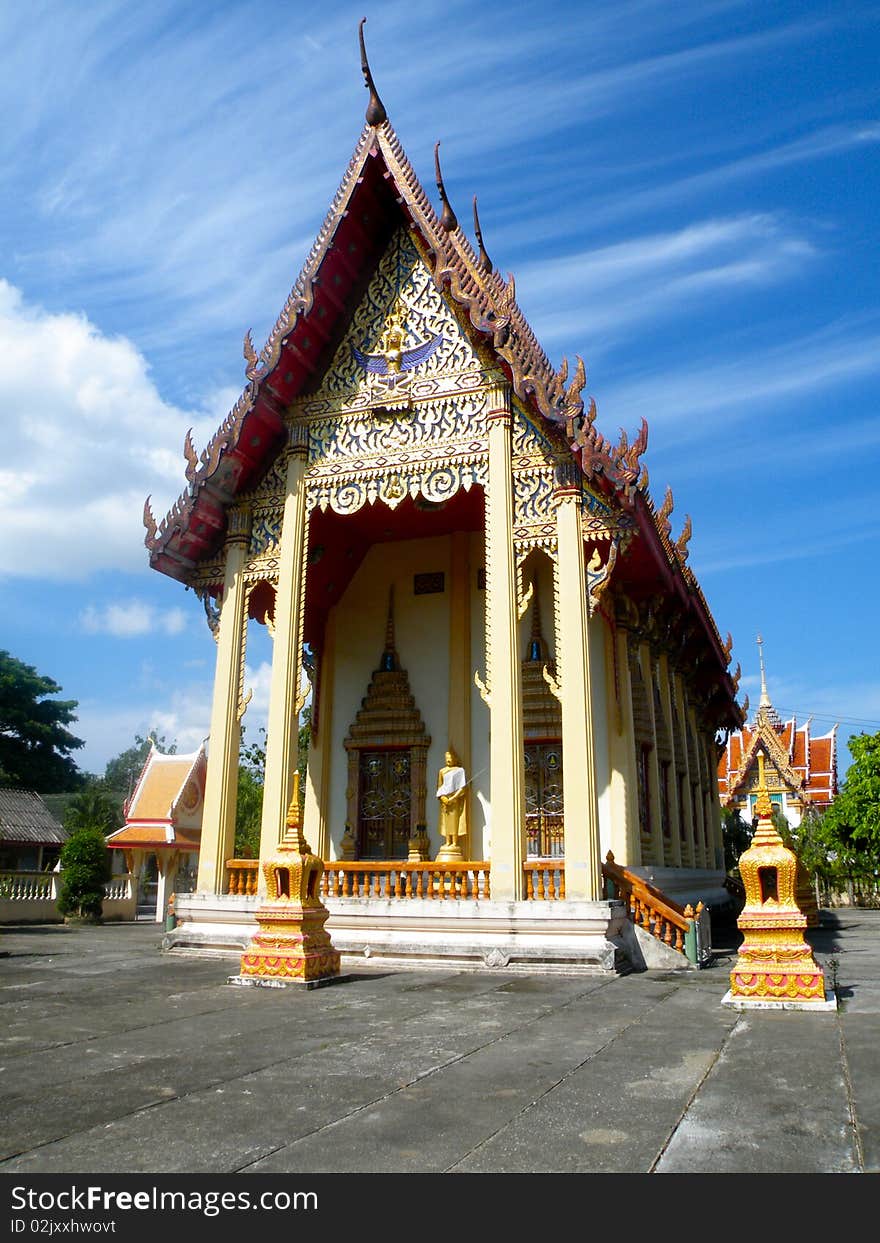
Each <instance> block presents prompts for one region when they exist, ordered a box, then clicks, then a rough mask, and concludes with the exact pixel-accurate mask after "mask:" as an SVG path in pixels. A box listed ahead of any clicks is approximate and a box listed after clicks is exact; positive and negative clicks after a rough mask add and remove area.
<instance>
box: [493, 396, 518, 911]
mask: <svg viewBox="0 0 880 1243" xmlns="http://www.w3.org/2000/svg"><path fill="white" fill-rule="evenodd" d="M486 423H487V426H488V431H489V487H488V491H487V496H486V612H487V614H488V617H487V625H486V640H487V642H486V647H487V671H488V677H489V692H488V693H489V720H490V725H489V773H490V777H489V781H490V798H491V803H492V826H491V832H492V897H493V898H501V899H508V900H518V899H521V898H522V896H523V893H524V878H523V863H524V861H525V856H526V829H525V825H526V796H525V780H524V755H523V726H522V668H521V665H520V658H519V651H518V646H519V643H518V625H517V620H518V618H517V599H516V575H515V571H514V555H513V474H512V470H511V437H510V432H511V418H510V390H509V388H507V386H506V385H505V386H503V387H501V386H499V387H498V388H496V389H493V390H492V392H491V393H490V394H489V398H488V412H487V415H486Z"/></svg>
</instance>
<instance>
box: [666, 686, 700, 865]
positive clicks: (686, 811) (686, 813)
mask: <svg viewBox="0 0 880 1243" xmlns="http://www.w3.org/2000/svg"><path fill="white" fill-rule="evenodd" d="M670 689H671V693H672V701H673V703H674V704H675V708H676V711H677V713H678V719H679V722H680V724H681V729H680V730H679V733H678V736H677V738H676V747H678V746H681V748H682V750H683V752H684V754H683V755H682V756H681V764H682V767H683V769H684V774H683V776H684V793H683V794H682V793H681V777H680V776H678V775H676V781H677V782H678V787H679V800H678V811H679V815H680V816H681V822H682V824H683V825H684V841H683V843H682V863H684V864H685V865H686V866H688V867H698V866H699V863H698V860H699V858H700V855H699V852H698V850H697V838H696V826H695V824H694V800H693V794H692V789H691V781H692V780H693V779H692V777H691V772H690V759H689V757H688V745H687V732H688V711H687V702H686V700H685V695H684V688H683V686H682V681H681V675H680V674H679V673H678V672H677V671H676V670H674V669H673V670H671V672H670ZM678 758H679V757H678V755H677V753H676V759H678Z"/></svg>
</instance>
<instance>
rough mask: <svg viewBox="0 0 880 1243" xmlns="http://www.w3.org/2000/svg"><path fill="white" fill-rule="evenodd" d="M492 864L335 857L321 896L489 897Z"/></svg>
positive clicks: (327, 864)
mask: <svg viewBox="0 0 880 1243" xmlns="http://www.w3.org/2000/svg"><path fill="white" fill-rule="evenodd" d="M489 868H490V865H489V863H488V862H486V861H485V860H478V861H471V860H467V861H465V860H462V861H461V862H459V863H443V862H434V863H431V862H428V861H424V862H419V863H408V862H405V861H401V862H399V863H398V862H395V861H393V860H384V859H382V860H375V861H374V862H369V861H367V860H363V859H361V860H358V861H354V860H345V859H333V860H331V861H329V862H325V863H324V873H323V876H322V877H321V896H322V897H325V898H439V899H444V900H447V899H449V898H488V897H489V896H490V884H489Z"/></svg>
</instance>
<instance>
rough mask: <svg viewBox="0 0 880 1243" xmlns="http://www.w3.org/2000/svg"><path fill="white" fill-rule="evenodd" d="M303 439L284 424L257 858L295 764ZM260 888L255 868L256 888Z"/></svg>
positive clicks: (265, 851)
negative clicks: (283, 475)
mask: <svg viewBox="0 0 880 1243" xmlns="http://www.w3.org/2000/svg"><path fill="white" fill-rule="evenodd" d="M307 465H308V440H307V434H306V430H305V428H304V427H303V426H301V425H300V424H294V425H293V426H292V427H290V428H289V442H288V450H287V492H286V499H285V502H284V520H283V525H282V528H281V549H280V555H279V565H278V593H277V596H276V600H275V640H274V643H273V645H272V678H271V682H270V686H269V716H268V721H267V726H266V776H265V781H264V785H263V818H262V824H261V828H260V861H261V863H262V862H263V861H264V860H266V859H268V858H269V857H270V856H271V855H273V854H274V853H275V850H276V848H277V846H278V842H279V840H280V838H281V835H282V833H283V832H284V826H285V822H286V818H287V812H288V808H289V807H290V799H291V793H292V790H293V772H294V769H295V768H296V762H297V750H298V734H299V714H298V712H297V708H296V703H297V698H298V696H299V693H300V680H301V678H302V610H303V606H304V604H305V601H304V600H303V599H302V592H301V586H302V574H303V564H304V557H305V543H306V483H305V473H306V467H307ZM264 891H265V881H264V879H263V869H262V867H261V868H260V892H261V893H263V892H264Z"/></svg>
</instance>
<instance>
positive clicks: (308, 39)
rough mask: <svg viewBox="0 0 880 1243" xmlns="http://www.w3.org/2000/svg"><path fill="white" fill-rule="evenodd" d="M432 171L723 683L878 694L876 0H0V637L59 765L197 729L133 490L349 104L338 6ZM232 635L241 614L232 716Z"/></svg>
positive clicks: (214, 387) (258, 297) (284, 252)
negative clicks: (67, 716) (619, 466)
mask: <svg viewBox="0 0 880 1243" xmlns="http://www.w3.org/2000/svg"><path fill="white" fill-rule="evenodd" d="M364 15H366V16H367V24H366V27H365V34H366V39H367V45H368V49H369V54H370V61H371V65H372V69H373V74H374V77H375V79H376V82H377V85H378V88H379V92H380V94H381V96H382V99H383V102H384V103H385V106H386V108H387V110H388V113H389V115H390V118H391V121H392V123H393V124H394V126H395V128H396V130H397V132H398V134H399V136H400V138H401V141H402V142H403V145H404V147H405V149H406V151H407V154H408V155H409V158H410V160H411V161H412V163H413V164H414V166H415V168H416V170H417V172H418V173H419V175H420V177H421V179H422V181H423V183H424V184H425V186H426V188H427V189H428V190H429V192H431V193H432V197H436V196H435V195H434V194H433V190H434V185H433V148H434V143H435V142H436V141H437V140H440V142H441V156H442V161H443V170H444V177H445V180H446V185H447V190H448V192H449V195H450V197H451V199H452V202H453V205H454V206H455V207H456V209H457V212H458V215H459V218H460V219H461V220H462V222H463V223H467V222H469V220H470V203H471V198H472V196H473V195H474V194H477V195H478V197H479V204H480V217H481V224H482V230H483V235H484V239H485V243H486V248H487V250H488V252H489V254H490V255H491V256H492V259H493V261H494V262H495V264H496V265H497V266H498V267H499V269H500V270H501V271H502V272H504V273H507V272H509V271H510V272H513V273H514V275H515V277H516V290H517V298H518V301H519V303H520V305H521V306H522V308H523V310H524V311H525V313H526V315H527V317H528V318H529V319H530V321H531V323H532V326H533V327H534V329H535V331H536V333H537V335H538V338H539V339H540V340H541V342H542V344H543V345H544V347H545V349H546V350H547V352H548V354H549V355H550V357H551V358H552V359H553V360H554V361H556V362H559V361H561V358H562V356H563V355H567V356H568V357H569V359H571V358H573V356H574V355H575V354H581V355H582V356H583V357H584V359H585V361H586V364H587V374H588V381H587V392H588V393H589V394H591V395H593V396H594V397H595V399H596V402H597V405H598V410H599V416H598V425H599V427H600V430H602V431H603V432H604V433H605V434H606V435H607V436H608V437H609V438H610V439H612V440H616V439H617V436H618V434H619V428H620V427H626V428H627V430H628V431H632V430H633V429H635V428H636V427H637V426H638V422H639V419H640V418H641V417H642V416H645V417H646V418H647V419H648V422H649V425H650V441H649V447H648V452H647V455H646V458H645V460H646V461H647V464H648V468H649V471H650V478H651V491H652V494H653V495H654V497H655V498H656V500H657V502H658V504H659V503H660V502H661V501H662V499H663V494H664V492H665V489H666V485H667V484H670V485H671V486H672V489H673V493H674V496H675V509H674V512H673V515H672V523H673V535H674V536H677V534H678V532H679V531H680V530H681V528H682V526H683V524H684V521H685V515H687V514H689V515H690V516H691V518H692V521H693V537H692V539H691V542H690V565H691V566H692V567H693V569H694V571H695V573H696V574H697V577H698V579H699V581H700V583H701V586H702V588H703V590H704V592H705V595H706V597H707V599H708V601H709V604H710V607H711V609H712V611H713V614H714V616H715V619H716V622H717V625H718V628H719V630H720V632H721V634H722V636H724V635H726V633H727V632H728V631H730V632H731V633H732V635H733V638H734V652H733V663H734V665H735V664H736V662H737V661H739V662H741V664H742V681H741V684H740V686H741V694H743V693H748V694H749V695H750V698H751V702H752V706H753V707H754V706H755V705H756V703H757V698H758V688H759V679H758V660H757V648H756V644H755V635H756V634H757V633H758V632H760V633H761V634H762V635H763V637H764V641H765V649H764V650H765V657H766V662H767V672H768V683H769V690H770V694H771V698H772V699H773V701H774V704H775V705H776V707H777V708H778V710H779V712H780V713H781V714H782V715H783V716H789V715H791V714H793V713H794V714H797V716H798V718H799V719H801V720H803V719H805V718H806V717H808V716H810V715H812V717H813V725H812V730H813V732H814V733H824V732H826V731H827V730H828V729H829V728H830V727H831V725H832V724H834V722H835V721H838V722H840V725H841V730H840V738H841V745H840V761H841V766H842V767H845V766H846V764H847V762H848V759H849V755H848V751H847V748H846V738H847V737H848V736H849V735H850V734H852V733H854V732H858V731H859V730H860V729H865V730H868V731H871V732H873V731H875V730H878V729H880V667H878V659H877V654H876V633H877V617H878V612H880V586H878V570H877V561H878V558H877V543H878V537H880V508H878V504H877V502H878V478H880V474H878V465H880V461H878V459H880V452H878V450H880V417H878V416H880V409H878V406H880V303H878V274H880V253H878V246H877V204H878V201H880V163H878V155H880V79H878V74H877V65H878V58H880V6H878V5H877V4H873V3H857V2H854V3H845V4H840V3H812V2H811V0H800V2H799V3H785V2H780V3H774V2H773V0H765V2H757V0H755V2H739V0H714V2H713V0H695V2H693V3H690V2H688V0H677V2H676V3H675V4H669V3H668V0H616V2H615V3H613V4H609V3H607V2H604V0H603V2H601V3H600V2H595V3H594V2H581V3H562V2H554V0H548V2H547V3H544V4H541V5H535V4H527V3H517V2H516V0H514V2H513V3H505V4H504V5H500V4H483V5H474V4H473V3H462V2H461V0H444V3H442V4H437V3H433V2H430V3H420V4H417V5H413V4H411V3H408V4H403V3H398V2H397V0H390V2H389V0H383V2H382V3H380V4H375V5H374V6H373V7H372V9H370V8H368V7H365V6H363V5H362V4H358V5H357V6H356V7H355V6H352V5H350V4H349V3H347V2H344V0H343V2H341V3H330V4H327V3H323V4H316V3H311V2H301V3H292V2H291V3H281V2H280V0H276V2H275V3H271V2H269V0H251V2H243V3H225V4H224V3H222V2H214V3H202V2H201V0H196V2H193V3H185V2H184V0H176V2H175V0H164V2H163V0H151V3H150V4H148V5H133V4H131V3H126V2H124V0H107V2H101V0H80V2H75V0H67V2H66V3H64V2H62V0H44V2H42V3H41V2H40V0H31V3H30V4H29V5H28V20H27V21H22V20H21V14H20V12H19V11H18V9H17V8H16V6H11V5H6V6H3V7H2V8H0V40H2V46H3V47H4V48H5V50H6V57H5V65H4V73H3V75H2V78H0V114H2V116H3V117H4V125H3V127H2V131H0V150H2V159H0V201H2V204H3V210H2V212H0V421H2V426H3V429H4V432H5V435H4V438H3V443H4V446H5V450H6V452H5V453H4V455H3V457H2V458H0V482H2V487H0V591H2V595H3V609H2V614H0V617H2V621H0V647H4V648H7V649H8V650H9V651H11V652H12V653H13V654H14V655H15V656H17V657H18V658H19V659H22V660H24V661H26V662H27V663H29V664H33V665H36V667H37V668H38V669H39V670H40V671H41V672H43V673H45V674H48V675H49V676H51V677H53V678H54V679H55V680H56V681H57V682H59V683H60V684H61V686H62V688H63V694H64V697H66V698H71V699H76V700H77V701H78V702H79V710H78V713H79V719H78V723H77V725H76V727H75V732H77V733H78V734H79V735H80V736H81V737H82V738H84V739H85V741H86V746H85V747H84V748H83V749H82V751H80V752H78V753H77V759H78V762H79V763H80V765H81V767H83V768H84V769H85V770H87V771H102V770H103V767H104V765H105V763H106V761H107V760H108V759H109V758H111V757H112V756H113V755H115V754H117V753H118V752H119V751H121V750H123V749H124V748H125V747H126V746H128V745H129V744H130V742H131V741H132V739H133V737H134V734H135V732H140V733H145V732H146V731H147V730H148V729H151V728H156V729H158V731H159V732H160V733H161V734H164V735H165V737H166V738H168V739H169V740H171V739H176V740H177V741H178V743H179V744H180V746H181V748H182V749H191V748H194V747H195V746H197V745H198V743H199V742H200V741H201V739H202V738H203V737H204V736H205V735H206V734H207V731H208V716H209V709H210V695H211V682H212V676H213V660H214V645H213V643H212V641H211V638H210V635H209V632H208V629H207V626H206V624H205V620H204V614H203V612H202V610H201V607H200V606H199V604H198V601H197V600H196V599H195V598H194V597H193V595H192V594H191V593H188V592H186V591H185V590H184V589H183V588H182V587H181V586H180V585H179V584H177V583H175V582H172V581H171V580H170V579H167V578H165V577H164V576H162V575H159V574H156V573H155V572H153V571H151V570H150V569H149V568H148V564H147V554H146V551H145V549H144V547H143V527H142V523H141V514H142V510H143V503H144V499H145V497H146V496H147V494H148V493H149V494H151V495H152V497H153V508H154V511H155V512H156V514H157V516H161V515H162V514H164V513H165V511H166V510H167V509H168V507H169V506H170V505H171V503H172V502H173V501H174V500H175V499H176V497H177V496H178V494H179V493H180V492H181V491H182V489H183V487H184V483H185V480H184V473H183V472H184V458H183V452H182V447H183V442H184V436H185V434H186V431H187V429H188V428H189V427H192V428H193V429H194V431H193V438H194V441H195V443H196V446H197V448H198V449H200V448H201V447H202V446H203V445H204V444H205V442H206V441H207V439H208V437H209V436H210V434H211V433H212V432H213V430H214V429H215V427H216V426H217V424H218V423H219V422H220V421H221V420H222V418H223V417H224V416H225V414H226V413H227V411H228V410H229V408H230V407H231V405H232V403H233V402H234V400H235V398H236V397H237V396H238V394H239V392H240V391H241V388H242V385H243V383H244V361H243V358H242V338H243V336H244V333H245V331H246V330H247V329H248V328H251V329H253V336H254V340H255V342H256V344H257V347H258V348H259V346H260V345H261V344H262V341H263V340H264V339H265V337H266V335H267V334H268V332H269V330H270V328H271V327H272V325H273V323H274V321H275V318H276V316H277V314H278V312H279V310H280V308H281V306H282V304H283V302H284V300H285V298H286V297H287V294H288V292H289V290H290V287H291V285H292V284H293V282H294V280H295V278H296V276H297V274H298V273H299V270H300V268H301V266H302V264H303V262H304V260H305V257H306V255H307V253H308V251H309V248H310V246H311V244H312V241H313V240H314V237H315V234H316V233H317V231H318V228H319V227H320V224H321V221H322V220H323V217H324V215H325V213H326V210H327V207H328V206H329V203H330V200H331V198H332V196H333V194H334V192H335V190H336V187H337V185H338V183H339V180H340V179H341V176H342V173H343V171H344V169H345V167H346V165H347V163H348V159H349V157H350V155H351V152H352V149H353V148H354V145H355V142H356V141H357V138H358V135H359V133H360V130H361V127H362V124H363V116H364V108H365V106H366V98H367V97H366V92H365V90H364V86H363V79H362V77H361V73H360V64H359V53H358V46H357V27H358V22H359V20H360V18H361V17H362V16H364ZM266 655H267V653H266V651H265V648H262V647H260V645H259V644H256V645H254V646H253V647H252V649H251V658H250V661H249V668H248V678H249V680H250V682H251V683H252V685H253V688H254V692H255V693H254V699H253V701H252V705H251V708H250V709H249V714H248V717H247V718H246V721H247V723H248V727H249V729H250V730H253V729H255V728H256V726H257V725H258V724H259V720H260V714H261V712H262V711H263V710H264V706H265V697H266V692H267V686H268V681H267V669H266V666H265V659H266Z"/></svg>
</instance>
